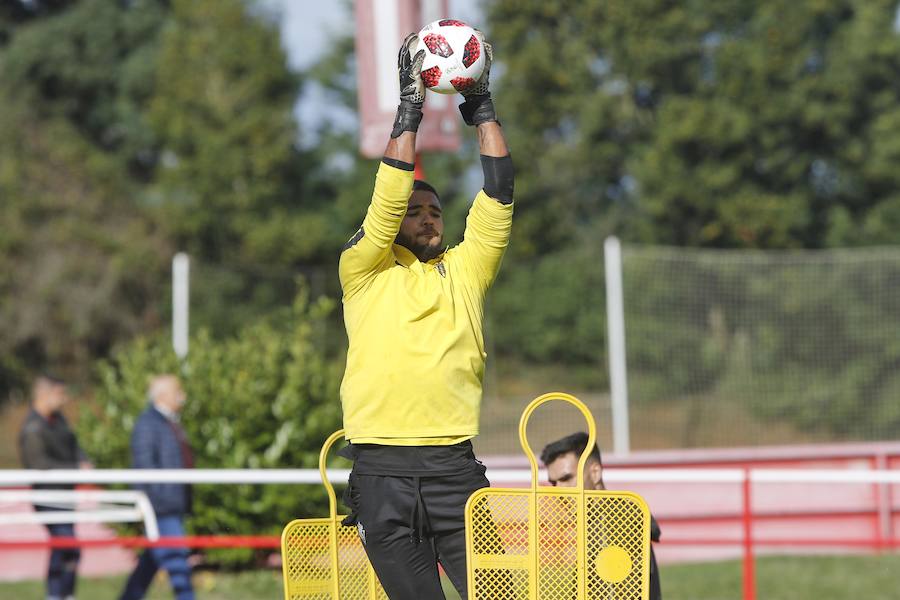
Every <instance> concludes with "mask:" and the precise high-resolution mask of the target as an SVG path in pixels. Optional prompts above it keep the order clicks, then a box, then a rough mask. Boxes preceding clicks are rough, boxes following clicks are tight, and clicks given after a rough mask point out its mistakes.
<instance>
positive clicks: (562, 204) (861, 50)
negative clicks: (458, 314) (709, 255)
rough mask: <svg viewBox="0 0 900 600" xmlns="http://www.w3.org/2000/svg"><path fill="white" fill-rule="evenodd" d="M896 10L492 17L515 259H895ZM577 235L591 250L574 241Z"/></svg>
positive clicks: (564, 8) (840, 0)
mask: <svg viewBox="0 0 900 600" xmlns="http://www.w3.org/2000/svg"><path fill="white" fill-rule="evenodd" d="M895 13H896V3H895V2H889V1H887V0H880V1H877V2H864V1H862V0H827V1H825V2H818V3H815V4H808V3H795V2H788V1H786V0H766V1H763V2H754V3H746V2H737V1H730V2H717V3H688V4H684V3H672V2H667V1H663V0H647V1H641V2H634V1H631V0H612V1H610V2H603V3H579V2H560V3H546V2H537V1H534V2H502V1H501V2H497V3H495V4H493V5H492V6H491V8H490V10H489V20H490V24H491V35H492V37H493V41H494V43H495V45H496V47H497V53H498V57H499V58H500V60H501V61H504V62H505V64H506V66H507V71H506V76H505V77H504V78H503V79H502V81H501V82H500V83H501V85H500V90H501V92H502V93H501V94H499V95H498V96H499V98H500V102H501V107H502V108H503V110H504V113H505V114H506V115H509V117H508V122H509V123H510V124H514V125H515V128H516V129H515V130H514V132H515V133H513V134H511V136H510V137H511V138H512V145H513V147H514V148H516V149H517V151H520V152H521V151H523V150H524V153H525V155H526V156H540V157H541V158H540V160H539V161H538V164H536V165H533V166H532V168H530V169H529V170H528V172H526V173H523V174H522V177H520V179H519V182H517V183H518V184H519V185H517V194H518V197H519V199H520V200H523V201H525V202H528V201H529V200H532V202H533V204H534V205H535V206H536V209H535V210H534V211H533V212H532V214H531V215H529V216H528V217H526V218H523V219H520V221H519V222H518V223H517V233H516V235H517V236H518V237H517V238H516V240H517V243H515V244H514V246H515V247H517V252H523V253H528V254H532V253H539V252H546V251H553V250H554V249H556V248H559V247H562V246H565V245H567V244H568V243H570V242H571V241H573V240H580V239H582V238H581V237H580V235H579V234H580V233H581V232H587V235H588V236H589V237H590V238H593V239H596V238H597V237H598V234H600V235H603V234H604V232H607V231H610V230H611V229H615V230H618V231H620V232H621V233H623V234H624V235H625V236H626V237H627V238H629V239H636V240H642V241H652V242H663V243H674V244H680V245H701V246H711V247H794V246H801V247H821V246H825V245H833V244H860V243H870V242H872V241H877V242H895V241H897V240H898V234H897V233H896V232H897V230H896V229H895V228H891V227H890V226H884V225H882V223H883V222H884V221H887V222H888V223H890V222H895V221H896V218H897V217H896V215H897V209H896V206H897V199H896V198H897V196H896V192H895V190H896V189H897V184H898V183H900V182H898V180H897V177H898V175H897V170H896V169H890V168H889V167H888V165H891V164H893V159H894V158H895V157H896V156H897V152H898V150H897V148H898V146H897V144H896V141H895V140H896V139H897V135H896V134H897V133H898V132H897V129H896V128H897V127H898V126H900V119H898V117H897V115H896V114H895V113H896V109H895V108H894V107H895V105H896V103H897V99H898V94H900V90H898V88H897V85H896V77H895V76H894V75H893V73H896V72H897V68H898V67H900V63H898V61H900V52H898V50H900V38H898V35H897V32H895V31H894V30H893V25H892V24H893V22H894V17H895ZM581 235H584V233H581Z"/></svg>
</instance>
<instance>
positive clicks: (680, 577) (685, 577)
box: [0, 554, 900, 600]
mask: <svg viewBox="0 0 900 600" xmlns="http://www.w3.org/2000/svg"><path fill="white" fill-rule="evenodd" d="M756 566H757V577H756V582H757V598H758V600H845V599H846V598H851V597H852V598H865V600H894V599H896V598H897V587H898V583H900V575H898V573H900V555H897V554H886V555H883V556H819V557H811V556H807V557H775V556H770V557H764V558H760V559H759V560H758V561H757V565H756ZM661 573H662V574H661V580H662V588H663V597H664V598H665V599H666V600H741V598H742V595H741V589H742V588H741V563H740V562H739V561H727V562H721V563H703V564H691V565H675V566H665V567H662V568H661ZM123 583H124V577H112V578H107V579H87V578H83V579H81V581H80V582H79V588H78V597H79V598H88V599H90V600H115V598H116V596H117V594H118V593H119V592H120V591H121V589H122V584H123ZM194 585H195V587H196V589H197V598H198V599H199V600H263V599H272V600H279V599H280V598H282V591H281V573H280V572H277V571H254V572H247V573H237V574H235V573H215V572H209V571H204V572H200V573H197V574H195V576H194ZM448 587H449V586H445V589H448ZM42 597H43V585H42V583H41V582H36V581H28V582H19V583H0V598H16V599H21V600H31V599H35V600H38V599H40V598H42ZM171 597H172V594H171V592H170V591H169V588H168V586H167V584H166V581H165V579H164V577H163V576H161V575H160V576H158V577H157V580H156V582H155V583H154V586H153V588H152V590H151V592H150V594H148V595H147V598H148V600H163V599H169V598H171ZM447 598H448V600H457V598H458V597H457V596H456V594H455V593H448V594H447Z"/></svg>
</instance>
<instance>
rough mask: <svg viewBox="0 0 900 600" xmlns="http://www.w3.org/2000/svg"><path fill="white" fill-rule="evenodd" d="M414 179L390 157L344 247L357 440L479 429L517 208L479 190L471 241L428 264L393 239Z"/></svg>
mask: <svg viewBox="0 0 900 600" xmlns="http://www.w3.org/2000/svg"><path fill="white" fill-rule="evenodd" d="M413 179H414V176H413V173H412V172H411V171H405V170H403V169H398V168H395V167H392V166H390V165H387V164H385V163H382V164H381V166H380V167H379V170H378V174H377V176H376V178H375V191H374V193H373V194H372V202H371V204H370V205H369V209H368V212H367V213H366V217H365V220H364V221H363V225H362V227H361V228H360V229H359V231H358V232H357V233H356V235H354V236H353V238H352V239H351V240H350V241H349V242H348V243H347V245H346V246H345V248H344V251H343V253H342V254H341V260H340V269H339V270H340V279H341V287H342V289H343V303H344V323H345V325H346V328H347V337H348V338H349V340H350V346H349V349H348V352H347V366H346V370H345V371H344V379H343V382H342V383H341V403H342V406H343V411H344V429H345V430H346V436H347V438H348V439H349V440H351V441H352V442H354V443H378V444H387V445H401V446H403V445H447V444H453V443H457V442H459V441H462V440H465V439H467V438H471V437H473V436H475V435H477V434H478V418H479V412H480V407H481V383H482V378H483V376H484V362H485V358H486V356H487V354H486V353H485V351H484V336H483V332H482V321H483V316H484V296H485V293H486V292H487V290H488V288H489V287H490V286H491V284H492V283H493V281H494V278H495V276H496V274H497V271H498V269H499V268H500V262H501V260H502V258H503V253H504V251H505V250H506V246H507V244H508V243H509V234H510V229H511V226H512V213H513V206H512V204H505V205H504V204H501V203H500V202H498V201H496V200H494V199H492V198H490V197H489V196H488V195H487V194H485V193H484V191H481V192H479V193H478V195H477V196H476V197H475V201H474V202H473V204H472V207H471V209H470V210H469V216H468V218H467V219H466V230H465V236H464V241H463V242H461V243H460V244H458V245H457V246H454V247H453V248H450V249H448V250H446V251H445V252H444V253H443V254H442V255H440V256H438V257H437V258H435V259H433V260H430V261H428V262H427V263H425V264H423V263H421V262H419V260H418V259H417V258H416V257H415V256H414V255H413V254H412V252H410V251H409V250H407V249H406V248H404V247H403V246H399V245H396V244H394V243H393V242H394V239H395V238H396V236H397V232H398V231H399V230H400V224H401V221H402V220H403V217H404V216H405V214H406V207H407V202H408V200H409V196H410V194H411V192H412V184H413Z"/></svg>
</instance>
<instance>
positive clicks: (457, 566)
mask: <svg viewBox="0 0 900 600" xmlns="http://www.w3.org/2000/svg"><path fill="white" fill-rule="evenodd" d="M479 466H480V465H479ZM488 485H489V483H488V480H487V478H486V477H485V476H484V468H483V467H481V468H478V469H474V470H468V471H466V472H463V473H459V474H455V475H442V476H434V477H431V476H420V477H396V476H386V475H360V474H356V473H354V474H351V476H350V488H349V489H348V495H347V497H348V500H349V504H350V508H351V509H352V510H353V512H354V513H355V514H354V517H355V520H356V524H357V528H358V529H359V535H360V538H361V539H362V541H363V545H364V546H365V548H366V554H367V555H368V557H369V562H371V563H372V567H373V568H374V569H375V573H376V574H377V575H378V579H379V580H380V581H381V585H382V587H383V588H384V590H385V592H387V594H388V597H389V598H391V600H432V599H443V598H444V593H443V591H442V590H441V583H440V577H439V576H438V569H437V563H440V564H441V566H442V567H443V568H444V571H445V572H446V573H447V576H448V577H449V578H450V581H452V582H453V586H454V587H455V588H456V589H457V591H459V594H460V596H461V597H462V598H466V594H467V586H466V583H467V582H466V539H465V521H464V510H465V505H466V500H468V499H469V496H470V495H471V494H472V492H474V491H475V490H478V489H481V488H483V487H487V486H488Z"/></svg>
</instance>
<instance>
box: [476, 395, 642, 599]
mask: <svg viewBox="0 0 900 600" xmlns="http://www.w3.org/2000/svg"><path fill="white" fill-rule="evenodd" d="M549 400H565V401H567V402H570V403H572V404H574V405H575V406H576V407H578V408H579V409H580V410H581V411H582V413H583V414H584V415H585V417H586V419H588V428H589V442H588V448H591V447H592V446H593V444H594V437H595V427H594V423H593V417H591V416H590V412H589V411H588V410H587V408H586V407H585V406H584V405H583V404H582V403H581V402H579V401H578V400H577V399H576V398H574V397H572V396H569V395H568V394H560V393H553V394H545V395H544V396H541V397H540V398H537V399H535V400H534V401H533V402H532V403H531V404H529V406H528V408H526V410H525V412H524V413H523V416H522V420H521V421H520V423H519V438H520V441H521V443H522V447H523V449H525V453H526V455H527V456H528V459H529V461H530V462H531V466H532V485H531V488H530V489H503V488H486V489H482V490H478V491H477V492H475V493H474V494H472V496H471V497H470V498H469V502H468V503H467V504H466V516H465V518H466V544H467V548H466V551H467V553H468V579H469V598H474V599H477V600H538V599H540V600H554V599H560V600H594V599H596V600H601V599H602V600H613V599H615V600H647V598H648V597H649V593H650V587H649V576H650V565H649V561H648V557H649V552H650V511H649V509H648V508H647V505H646V504H645V503H644V501H643V500H642V499H641V498H640V496H638V495H637V494H634V493H631V492H615V491H606V490H603V491H599V490H584V488H583V485H584V483H583V481H582V478H581V476H580V475H579V476H578V480H577V485H576V487H574V488H554V487H541V486H538V485H537V472H538V471H537V463H536V460H535V457H534V454H533V453H532V452H531V449H530V447H529V446H528V442H527V440H526V439H525V431H526V429H527V423H528V417H529V415H530V414H531V413H532V412H533V410H534V409H535V408H536V407H537V406H539V405H540V404H542V403H544V402H546V401H549ZM588 453H589V450H586V451H585V452H584V454H583V455H582V457H581V459H580V460H579V464H578V472H579V473H581V472H582V469H583V467H584V465H585V462H586V459H587V456H588Z"/></svg>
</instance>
